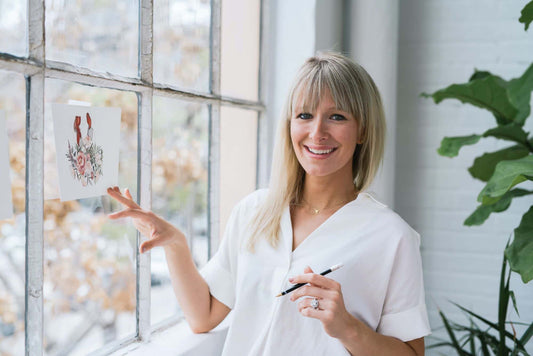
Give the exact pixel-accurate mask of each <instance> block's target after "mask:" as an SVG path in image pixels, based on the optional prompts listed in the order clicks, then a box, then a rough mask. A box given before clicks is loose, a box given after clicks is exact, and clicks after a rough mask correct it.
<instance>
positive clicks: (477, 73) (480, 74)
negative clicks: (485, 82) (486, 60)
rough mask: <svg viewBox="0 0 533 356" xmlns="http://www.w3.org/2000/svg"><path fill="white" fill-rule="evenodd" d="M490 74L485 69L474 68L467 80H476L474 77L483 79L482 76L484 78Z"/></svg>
mask: <svg viewBox="0 0 533 356" xmlns="http://www.w3.org/2000/svg"><path fill="white" fill-rule="evenodd" d="M490 75H492V73H491V72H488V71H486V70H477V69H475V70H474V74H472V75H471V76H470V78H469V79H468V81H469V82H471V81H473V80H476V79H483V78H486V77H488V76H490Z"/></svg>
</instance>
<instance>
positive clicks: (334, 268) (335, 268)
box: [276, 263, 343, 297]
mask: <svg viewBox="0 0 533 356" xmlns="http://www.w3.org/2000/svg"><path fill="white" fill-rule="evenodd" d="M342 266H343V264H342V263H339V264H338V265H335V266H333V267H331V268H330V269H327V270H325V271H324V272H322V273H320V275H321V276H325V275H326V274H328V273H331V272H333V271H336V270H338V269H339V268H341V267H342ZM306 284H307V283H298V284H295V285H294V286H292V287H291V288H289V289H287V290H286V291H284V292H281V293H280V294H278V295H276V297H281V296H282V295H285V294H289V293H290V292H292V291H293V290H296V289H298V288H300V287H303V286H305V285H306Z"/></svg>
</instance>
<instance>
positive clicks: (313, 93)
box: [292, 85, 349, 112]
mask: <svg viewBox="0 0 533 356" xmlns="http://www.w3.org/2000/svg"><path fill="white" fill-rule="evenodd" d="M318 106H321V108H322V109H326V110H341V111H344V112H349V108H348V106H347V105H346V104H345V103H343V102H342V100H339V99H338V98H335V97H334V95H332V92H331V90H330V89H329V88H328V87H326V86H324V87H322V88H320V87H313V86H310V85H302V86H300V87H298V88H297V89H296V90H295V92H294V96H293V101H292V111H293V112H294V111H297V110H306V111H315V110H316V109H317V107H318Z"/></svg>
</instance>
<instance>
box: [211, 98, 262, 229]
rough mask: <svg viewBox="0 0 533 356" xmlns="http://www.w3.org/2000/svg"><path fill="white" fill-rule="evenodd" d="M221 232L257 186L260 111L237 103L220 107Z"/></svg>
mask: <svg viewBox="0 0 533 356" xmlns="http://www.w3.org/2000/svg"><path fill="white" fill-rule="evenodd" d="M220 117H221V122H220V229H221V230H220V236H221V237H222V236H223V231H224V228H225V226H226V221H227V220H228V218H229V215H230V213H231V210H232V209H233V207H234V206H235V204H237V203H238V202H239V200H241V199H242V198H243V197H245V196H246V195H247V194H249V193H251V192H253V191H254V190H255V181H256V162H257V112H255V111H250V110H242V109H237V108H233V107H222V108H221V110H220Z"/></svg>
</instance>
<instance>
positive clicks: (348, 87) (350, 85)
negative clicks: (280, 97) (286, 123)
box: [286, 60, 365, 126]
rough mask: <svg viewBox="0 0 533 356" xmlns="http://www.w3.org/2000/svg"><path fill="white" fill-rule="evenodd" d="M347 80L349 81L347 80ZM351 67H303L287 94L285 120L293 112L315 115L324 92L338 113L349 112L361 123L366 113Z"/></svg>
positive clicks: (311, 63) (315, 63)
mask: <svg viewBox="0 0 533 356" xmlns="http://www.w3.org/2000/svg"><path fill="white" fill-rule="evenodd" d="M347 79H348V80H347ZM357 82H358V80H357V77H356V76H355V75H354V74H353V73H351V71H350V68H347V67H346V68H338V66H334V65H332V64H331V63H328V62H326V61H321V60H318V61H309V62H306V63H305V64H304V66H303V67H302V69H301V71H300V73H299V75H298V77H297V80H296V85H295V86H294V87H293V90H292V92H291V93H290V98H291V99H290V100H289V107H288V108H287V109H288V110H287V115H286V116H287V119H288V120H290V118H291V117H292V116H293V115H294V114H296V110H302V111H304V112H314V111H315V110H316V108H317V106H318V104H319V102H320V99H321V98H322V96H323V95H324V93H326V92H329V94H330V95H331V98H332V99H333V102H334V103H335V107H336V108H337V110H341V111H344V112H346V113H349V114H350V115H352V116H353V117H355V119H356V120H357V121H358V122H359V123H360V124H363V126H364V123H362V122H361V121H364V120H361V119H363V117H364V115H363V113H364V112H365V108H364V100H362V98H361V93H360V91H359V88H358V85H357Z"/></svg>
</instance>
